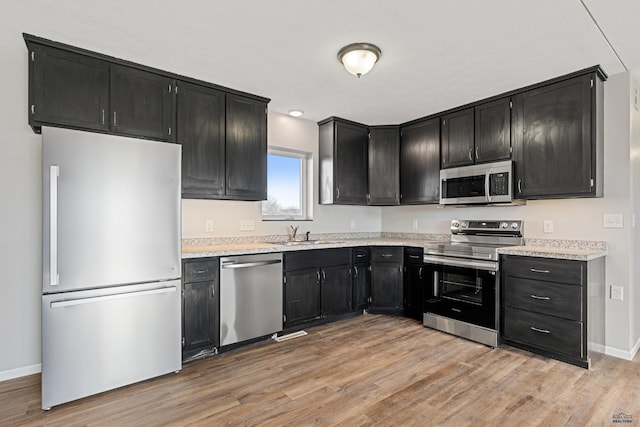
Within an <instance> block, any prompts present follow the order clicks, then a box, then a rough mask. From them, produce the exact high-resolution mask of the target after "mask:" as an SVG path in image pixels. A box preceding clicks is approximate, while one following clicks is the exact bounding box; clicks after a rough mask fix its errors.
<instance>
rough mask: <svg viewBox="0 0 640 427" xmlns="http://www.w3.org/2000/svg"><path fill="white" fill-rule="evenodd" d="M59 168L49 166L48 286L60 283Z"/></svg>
mask: <svg viewBox="0 0 640 427" xmlns="http://www.w3.org/2000/svg"><path fill="white" fill-rule="evenodd" d="M59 176H60V166H56V165H51V166H49V230H50V231H49V273H50V274H49V285H51V286H56V285H58V284H59V283H60V276H59V275H58V177H59Z"/></svg>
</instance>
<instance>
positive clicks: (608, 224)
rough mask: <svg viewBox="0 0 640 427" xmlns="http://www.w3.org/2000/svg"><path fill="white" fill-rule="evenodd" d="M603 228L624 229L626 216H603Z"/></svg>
mask: <svg viewBox="0 0 640 427" xmlns="http://www.w3.org/2000/svg"><path fill="white" fill-rule="evenodd" d="M602 226H603V227H604V228H623V227H624V216H623V215H622V214H604V215H602Z"/></svg>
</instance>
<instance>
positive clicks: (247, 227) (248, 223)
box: [240, 219, 256, 231]
mask: <svg viewBox="0 0 640 427" xmlns="http://www.w3.org/2000/svg"><path fill="white" fill-rule="evenodd" d="M255 229H256V223H255V222H254V221H253V220H252V219H243V220H241V221H240V231H253V230H255Z"/></svg>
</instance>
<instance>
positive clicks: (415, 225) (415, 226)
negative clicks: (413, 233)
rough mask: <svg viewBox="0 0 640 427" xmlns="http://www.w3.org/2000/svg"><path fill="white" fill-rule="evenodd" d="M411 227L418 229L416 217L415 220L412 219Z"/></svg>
mask: <svg viewBox="0 0 640 427" xmlns="http://www.w3.org/2000/svg"><path fill="white" fill-rule="evenodd" d="M411 228H412V229H414V230H417V229H418V220H417V219H414V220H413V221H411Z"/></svg>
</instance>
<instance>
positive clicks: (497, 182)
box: [489, 172, 509, 196]
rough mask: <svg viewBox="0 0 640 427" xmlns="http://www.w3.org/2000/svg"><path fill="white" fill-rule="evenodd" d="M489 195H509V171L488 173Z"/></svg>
mask: <svg viewBox="0 0 640 427" xmlns="http://www.w3.org/2000/svg"><path fill="white" fill-rule="evenodd" d="M489 195H490V196H506V195H509V172H500V173H492V174H491V175H489Z"/></svg>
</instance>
